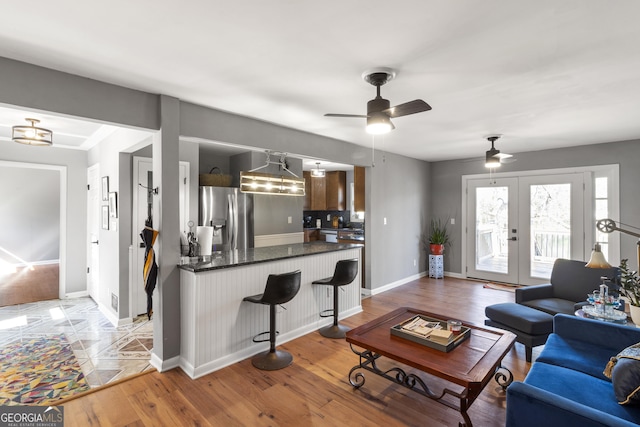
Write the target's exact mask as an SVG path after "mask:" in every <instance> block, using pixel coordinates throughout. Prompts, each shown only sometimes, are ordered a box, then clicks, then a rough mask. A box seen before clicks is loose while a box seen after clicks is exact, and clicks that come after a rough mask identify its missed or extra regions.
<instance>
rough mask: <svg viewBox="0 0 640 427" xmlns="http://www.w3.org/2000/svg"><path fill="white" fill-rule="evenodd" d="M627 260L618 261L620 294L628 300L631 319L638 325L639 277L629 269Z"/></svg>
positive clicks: (639, 303) (639, 322)
mask: <svg viewBox="0 0 640 427" xmlns="http://www.w3.org/2000/svg"><path fill="white" fill-rule="evenodd" d="M627 261H628V260H626V259H623V260H621V261H620V294H621V295H622V296H623V297H624V298H625V300H627V301H628V302H629V314H630V315H631V320H633V323H635V324H636V325H640V277H638V272H637V271H631V270H630V269H629V267H628V265H627Z"/></svg>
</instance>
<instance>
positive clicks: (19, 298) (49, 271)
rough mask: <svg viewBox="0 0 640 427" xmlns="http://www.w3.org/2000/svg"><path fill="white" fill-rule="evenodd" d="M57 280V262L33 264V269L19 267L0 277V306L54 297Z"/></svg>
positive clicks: (56, 295)
mask: <svg viewBox="0 0 640 427" xmlns="http://www.w3.org/2000/svg"><path fill="white" fill-rule="evenodd" d="M58 282H59V266H58V264H44V265H35V266H34V267H33V270H29V269H28V268H26V267H20V268H18V269H17V271H16V272H15V273H13V274H10V275H7V276H2V277H0V307H6V306H8V305H17V304H26V303H29V302H36V301H45V300H51V299H56V298H58V287H59V283H58Z"/></svg>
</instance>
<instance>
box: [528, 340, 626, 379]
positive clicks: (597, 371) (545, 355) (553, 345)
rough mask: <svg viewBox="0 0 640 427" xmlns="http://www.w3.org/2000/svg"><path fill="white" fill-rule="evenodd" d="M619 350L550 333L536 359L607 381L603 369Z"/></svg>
mask: <svg viewBox="0 0 640 427" xmlns="http://www.w3.org/2000/svg"><path fill="white" fill-rule="evenodd" d="M603 344H604V343H603ZM619 350H620V349H611V348H609V347H605V346H604V345H595V344H590V343H587V342H584V341H578V340H572V339H566V338H562V337H561V336H560V335H557V334H551V335H550V336H549V338H548V339H547V344H546V345H545V347H544V349H542V352H541V353H540V356H538V359H536V360H537V361H538V362H543V363H547V364H549V365H556V366H561V367H564V368H568V369H572V370H574V371H578V372H582V373H585V374H587V375H590V376H592V377H595V378H599V379H601V380H603V381H606V382H609V379H608V378H607V377H606V376H605V375H604V374H603V370H604V367H605V366H606V365H607V362H608V361H609V359H610V358H611V355H612V354H616V353H617V352H618V351H619Z"/></svg>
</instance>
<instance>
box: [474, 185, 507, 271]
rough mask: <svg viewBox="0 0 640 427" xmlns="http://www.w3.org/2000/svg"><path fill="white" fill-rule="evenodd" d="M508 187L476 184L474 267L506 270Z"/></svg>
mask: <svg viewBox="0 0 640 427" xmlns="http://www.w3.org/2000/svg"><path fill="white" fill-rule="evenodd" d="M508 204H509V188H508V187H506V186H505V187H481V188H476V261H475V263H476V270H483V271H489V272H495V273H503V274H507V273H508V267H509V245H508V242H507V237H508V231H509V230H508V226H509V224H508V218H509V215H508V214H509V206H508Z"/></svg>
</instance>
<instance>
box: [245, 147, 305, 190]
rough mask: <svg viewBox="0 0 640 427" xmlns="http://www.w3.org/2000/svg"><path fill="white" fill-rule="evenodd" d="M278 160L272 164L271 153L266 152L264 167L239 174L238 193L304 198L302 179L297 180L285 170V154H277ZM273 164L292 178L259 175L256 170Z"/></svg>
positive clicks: (296, 177)
mask: <svg viewBox="0 0 640 427" xmlns="http://www.w3.org/2000/svg"><path fill="white" fill-rule="evenodd" d="M279 154H280V160H279V161H277V162H273V161H271V159H270V156H271V153H270V152H269V151H267V162H266V164H265V165H264V166H260V167H257V168H255V169H252V170H250V171H248V172H240V191H241V192H243V193H253V194H274V195H281V196H304V195H305V191H304V178H299V177H298V176H297V175H296V174H294V173H293V172H291V171H290V170H289V169H288V168H287V164H286V162H285V157H286V154H285V153H279ZM271 164H275V165H278V166H280V167H281V168H282V169H283V170H285V171H287V172H289V173H290V174H291V175H292V176H279V175H273V174H270V173H259V172H256V171H257V170H260V169H263V168H266V167H267V166H269V165H271Z"/></svg>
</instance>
